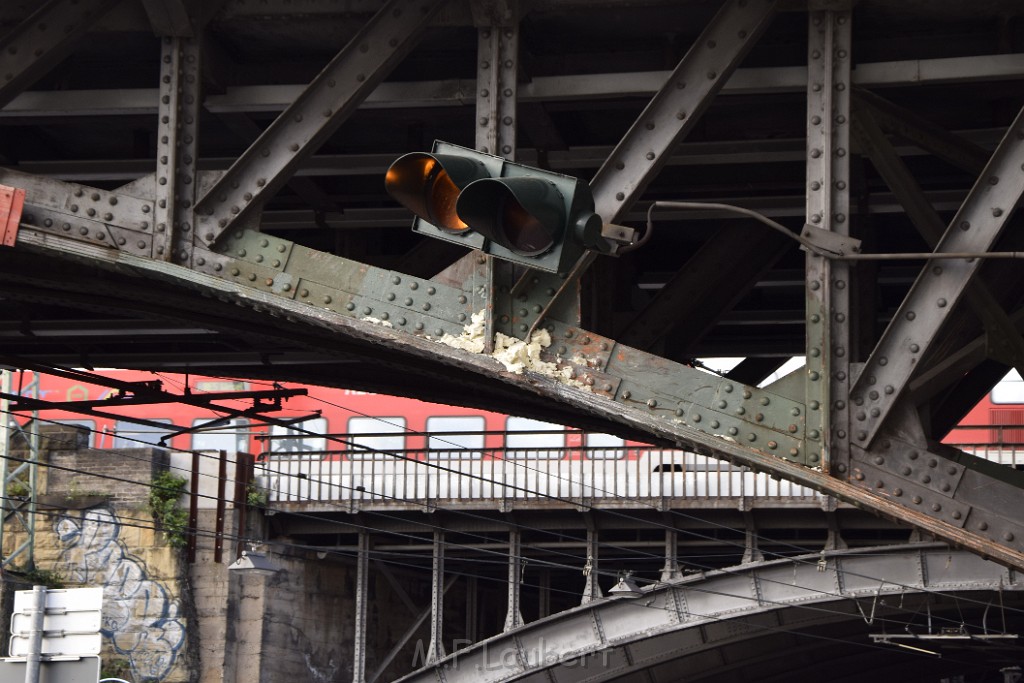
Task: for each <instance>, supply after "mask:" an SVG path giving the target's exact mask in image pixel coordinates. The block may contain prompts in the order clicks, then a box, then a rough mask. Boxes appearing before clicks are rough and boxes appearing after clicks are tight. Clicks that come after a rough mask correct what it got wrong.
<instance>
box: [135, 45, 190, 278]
mask: <svg viewBox="0 0 1024 683" xmlns="http://www.w3.org/2000/svg"><path fill="white" fill-rule="evenodd" d="M161 50H162V54H161V62H160V105H159V112H158V116H159V120H158V125H157V168H156V209H155V210H154V214H155V215H154V216H153V222H154V232H153V257H154V258H156V259H159V260H162V261H170V260H172V255H173V260H174V261H175V262H176V263H179V264H181V265H187V266H189V267H191V265H192V251H193V247H194V240H193V237H194V235H195V229H194V228H195V217H194V205H195V198H196V181H197V178H198V174H197V173H196V153H197V149H198V146H199V145H198V134H199V110H200V108H201V93H200V81H201V79H200V73H199V68H200V63H199V59H200V54H199V40H198V39H196V38H164V39H163V44H162V48H161ZM145 225H146V223H143V227H145Z"/></svg>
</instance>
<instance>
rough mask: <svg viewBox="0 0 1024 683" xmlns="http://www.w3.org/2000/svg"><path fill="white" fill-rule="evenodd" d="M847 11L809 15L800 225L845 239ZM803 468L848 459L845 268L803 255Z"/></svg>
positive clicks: (826, 467) (832, 466) (842, 464)
mask: <svg viewBox="0 0 1024 683" xmlns="http://www.w3.org/2000/svg"><path fill="white" fill-rule="evenodd" d="M850 42H851V41H850V12H849V11H820V12H811V13H810V26H809V33H808V55H807V225H806V226H805V228H804V230H805V232H809V231H813V230H830V231H833V232H836V233H839V234H843V235H846V234H849V230H850V228H849V225H850V224H849V220H848V219H849V204H850V195H849V175H850V169H849V156H848V154H849V137H850V126H849V123H850V122H849V118H850ZM806 261H807V272H806V278H807V290H806V292H807V321H806V323H807V367H806V371H807V391H806V398H807V401H806V402H807V416H806V418H807V442H806V443H807V446H806V448H807V452H806V453H805V454H804V455H805V462H806V463H807V464H808V465H810V466H815V465H818V466H821V468H822V469H823V471H825V472H831V471H833V470H835V471H837V472H843V471H845V470H846V466H847V463H848V462H849V458H850V451H849V429H850V427H849V423H850V413H849V410H850V409H849V406H848V404H847V403H848V396H849V393H850V376H849V375H850V315H849V314H850V286H849V284H850V283H849V279H850V266H849V265H847V264H845V263H842V262H829V261H828V260H827V259H824V258H822V257H820V256H815V255H813V254H810V253H808V254H807V260H806Z"/></svg>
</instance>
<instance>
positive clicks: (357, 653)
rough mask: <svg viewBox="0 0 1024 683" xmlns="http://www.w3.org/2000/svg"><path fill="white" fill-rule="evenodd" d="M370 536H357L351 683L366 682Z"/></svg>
mask: <svg viewBox="0 0 1024 683" xmlns="http://www.w3.org/2000/svg"><path fill="white" fill-rule="evenodd" d="M369 584H370V534H368V533H366V532H365V531H364V532H362V533H360V534H359V554H358V556H357V557H356V618H355V625H354V633H353V641H354V642H353V643H352V683H364V681H365V680H366V611H367V597H368V593H369V590H370V585H369Z"/></svg>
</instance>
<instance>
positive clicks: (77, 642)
mask: <svg viewBox="0 0 1024 683" xmlns="http://www.w3.org/2000/svg"><path fill="white" fill-rule="evenodd" d="M33 604H34V597H33V592H32V591H16V592H15V593H14V614H13V615H12V616H11V649H10V653H11V656H12V657H27V656H28V655H29V654H30V653H29V649H30V648H29V642H30V635H31V631H32V608H33ZM102 607H103V589H102V588H67V589H58V590H49V589H48V590H47V591H46V612H45V614H44V616H43V651H42V653H41V654H42V655H44V656H47V655H98V654H99V653H100V647H101V646H102V639H101V637H100V617H101V609H102Z"/></svg>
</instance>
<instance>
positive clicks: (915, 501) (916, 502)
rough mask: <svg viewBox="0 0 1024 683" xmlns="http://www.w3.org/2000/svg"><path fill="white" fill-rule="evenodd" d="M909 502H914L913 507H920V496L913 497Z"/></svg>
mask: <svg viewBox="0 0 1024 683" xmlns="http://www.w3.org/2000/svg"><path fill="white" fill-rule="evenodd" d="M910 500H912V501H914V505H920V504H921V496H914V497H913V498H911V499H910Z"/></svg>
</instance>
